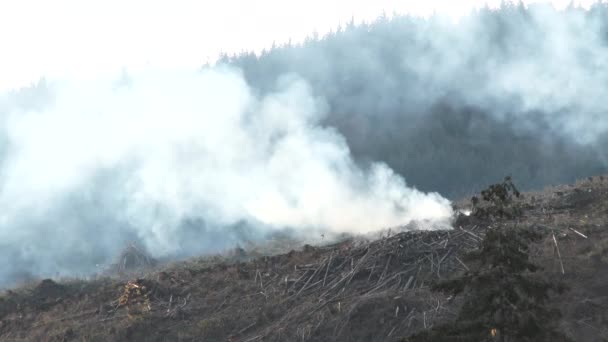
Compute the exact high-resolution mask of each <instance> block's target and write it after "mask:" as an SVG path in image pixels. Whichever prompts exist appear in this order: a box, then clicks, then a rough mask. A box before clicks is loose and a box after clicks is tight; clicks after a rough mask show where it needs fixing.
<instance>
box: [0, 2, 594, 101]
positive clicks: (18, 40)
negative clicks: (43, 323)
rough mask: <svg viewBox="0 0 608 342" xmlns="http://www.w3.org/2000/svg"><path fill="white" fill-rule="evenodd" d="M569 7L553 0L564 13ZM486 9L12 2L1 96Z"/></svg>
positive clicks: (3, 40) (6, 17)
mask: <svg viewBox="0 0 608 342" xmlns="http://www.w3.org/2000/svg"><path fill="white" fill-rule="evenodd" d="M593 1H594V0H585V1H575V3H581V4H583V5H585V6H586V5H588V4H589V3H591V2H593ZM531 2H534V1H527V2H526V3H531ZM569 2H570V0H562V1H553V3H554V4H555V5H556V6H558V7H563V6H565V5H567V4H568V3H569ZM486 3H487V4H488V5H489V6H490V7H495V6H497V5H498V4H499V3H500V0H489V1H479V0H459V1H454V0H424V1H414V0H375V1H369V0H307V1H286V0H257V1H251V0H217V1H209V0H199V1H195V0H95V1H92V0H54V1H48V0H2V1H0V44H1V45H0V46H1V50H0V51H1V54H0V91H1V90H6V89H9V88H15V87H20V86H23V85H26V84H28V83H30V82H33V81H35V80H37V79H39V78H40V77H42V76H46V77H48V78H53V79H56V78H90V77H94V78H97V77H101V76H106V75H107V76H109V75H115V74H116V73H117V72H118V71H119V70H121V69H122V68H127V69H128V70H130V71H135V70H141V69H146V68H163V69H167V68H196V67H199V66H200V65H202V64H203V63H205V62H206V61H213V60H214V59H215V58H216V56H217V54H218V53H219V52H238V51H241V50H251V49H253V50H258V51H259V50H261V49H262V48H264V47H268V46H270V45H272V42H273V41H276V42H278V43H280V42H285V41H287V40H288V39H289V38H292V39H293V40H294V41H299V40H301V39H302V38H303V37H305V36H306V35H307V34H310V33H311V32H314V31H317V32H319V33H320V34H323V33H325V32H327V31H328V30H329V29H331V28H335V27H336V26H337V25H338V24H340V23H344V22H346V21H348V20H349V19H350V18H351V17H353V16H354V18H355V20H356V21H363V20H365V21H367V20H371V19H373V18H375V17H377V16H378V15H379V14H380V13H382V12H383V11H385V12H387V13H388V14H390V13H393V12H397V13H406V12H410V13H416V14H420V15H426V14H429V13H432V12H433V11H437V12H439V13H443V14H446V15H449V16H452V17H458V16H460V15H462V14H463V13H465V12H467V11H468V10H470V9H471V8H472V7H479V6H483V5H484V4H486ZM111 77H114V76H111Z"/></svg>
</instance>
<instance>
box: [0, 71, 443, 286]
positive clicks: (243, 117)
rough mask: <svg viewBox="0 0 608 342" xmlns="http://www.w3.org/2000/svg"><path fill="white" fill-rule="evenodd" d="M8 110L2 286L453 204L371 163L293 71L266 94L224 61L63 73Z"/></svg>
mask: <svg viewBox="0 0 608 342" xmlns="http://www.w3.org/2000/svg"><path fill="white" fill-rule="evenodd" d="M17 95H19V96H17ZM20 99H21V100H24V101H21V100H20ZM3 107H4V110H3V111H1V112H2V116H1V120H2V127H1V135H2V138H3V139H2V140H3V141H4V143H3V145H2V150H3V160H2V169H1V177H0V208H2V210H1V212H0V259H1V260H3V265H2V267H1V268H0V283H7V282H10V281H11V280H12V279H13V278H15V277H19V276H22V275H23V274H32V275H35V276H56V275H59V276H61V275H86V274H90V273H92V272H93V271H95V267H94V265H96V264H104V263H108V262H110V261H112V258H113V257H115V256H116V255H117V254H118V253H119V251H120V249H122V248H123V247H124V245H125V244H126V243H127V242H129V241H138V242H139V243H141V244H142V245H143V246H144V247H146V249H147V250H148V251H150V252H151V253H152V254H153V255H154V256H157V257H158V256H161V257H162V256H186V255H193V254H196V253H204V252H210V251H217V250H220V249H222V248H227V247H232V246H234V244H235V243H237V242H238V241H239V239H242V238H243V237H244V236H245V237H247V238H255V237H256V236H258V237H259V236H261V235H263V233H264V232H269V231H273V230H278V229H283V228H291V229H295V230H296V231H298V232H300V233H302V234H304V235H305V234H307V232H312V231H316V230H318V229H321V230H327V231H331V232H336V233H339V232H356V233H366V232H371V231H374V230H377V229H379V228H386V227H389V226H397V225H403V224H407V223H409V222H411V221H412V220H417V221H425V220H434V221H444V222H445V221H446V220H447V219H448V218H449V217H450V215H451V207H450V205H449V202H448V201H447V200H446V199H444V198H442V197H441V196H440V195H438V194H436V193H431V194H425V193H422V192H420V191H418V190H416V189H414V188H411V187H408V186H407V185H406V183H405V181H404V179H403V178H402V177H401V176H399V175H397V174H395V173H394V172H393V171H392V170H391V169H390V168H389V167H387V166H386V165H385V164H383V163H372V164H370V165H369V166H368V167H366V168H361V167H359V166H357V165H356V164H355V163H354V162H353V160H352V158H351V155H350V151H349V147H348V146H347V144H346V141H345V139H344V138H343V137H342V136H341V135H340V134H339V133H338V132H337V131H336V130H335V129H333V128H330V127H326V126H323V125H321V124H320V123H321V121H322V120H323V119H324V118H325V117H326V115H327V105H326V103H325V101H324V99H323V98H320V97H316V96H314V95H313V94H312V93H311V90H310V87H309V86H308V84H307V83H306V82H305V81H304V80H302V79H301V78H300V77H298V76H297V75H294V74H287V75H283V76H281V77H278V78H277V80H276V82H275V90H274V91H270V92H268V93H267V94H265V95H263V96H258V95H256V94H255V92H254V91H253V90H252V89H251V88H250V87H249V86H248V84H247V83H246V81H245V80H244V78H243V76H242V74H241V73H240V71H239V70H237V69H234V68H229V67H221V66H218V67H216V68H208V69H205V70H204V71H202V72H196V73H194V72H192V73H190V72H170V73H169V72H151V71H150V72H145V73H139V74H133V75H126V74H125V75H123V77H122V79H119V80H118V81H115V80H109V79H108V80H94V81H88V82H77V83H73V82H69V81H55V82H52V81H49V82H42V83H41V84H39V85H38V86H37V87H35V88H33V89H30V92H29V93H28V92H27V91H25V92H22V93H19V94H9V96H6V97H5V99H4V106H3Z"/></svg>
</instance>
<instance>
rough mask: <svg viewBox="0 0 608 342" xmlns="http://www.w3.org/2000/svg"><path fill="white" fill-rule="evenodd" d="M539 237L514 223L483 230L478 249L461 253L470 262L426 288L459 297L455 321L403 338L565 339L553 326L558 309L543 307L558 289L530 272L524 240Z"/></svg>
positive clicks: (533, 267)
mask: <svg viewBox="0 0 608 342" xmlns="http://www.w3.org/2000/svg"><path fill="white" fill-rule="evenodd" d="M541 238H542V234H540V233H538V232H533V231H531V230H527V229H521V228H518V227H513V228H502V229H492V230H489V231H488V232H487V234H486V236H485V238H484V240H483V242H482V245H481V247H480V248H479V249H478V250H476V251H474V252H472V253H469V254H468V255H466V259H467V260H469V261H471V262H473V263H474V264H476V266H475V267H472V268H471V270H470V271H468V272H467V273H465V274H463V275H462V276H460V277H457V278H454V279H451V280H446V281H442V282H439V283H436V284H435V285H433V287H432V288H433V290H437V291H441V292H445V293H449V294H452V295H463V296H464V301H463V306H462V308H461V310H460V312H459V314H458V316H457V318H456V320H455V321H454V322H452V323H448V324H444V325H441V326H438V327H435V328H433V329H431V330H428V331H424V332H421V333H419V334H416V335H414V336H411V337H409V338H406V339H405V341H407V342H421V341H424V342H427V341H429V342H430V341H437V342H441V341H500V342H515V341H517V342H519V341H530V342H531V341H535V342H536V341H553V342H557V341H569V339H568V338H566V337H565V336H564V335H562V334H561V333H560V332H558V331H557V330H556V322H557V320H558V319H559V317H560V313H559V311H557V310H554V309H551V308H549V306H548V305H547V304H548V303H547V302H548V300H549V296H550V295H551V294H552V293H554V292H561V291H563V290H564V287H563V286H562V285H561V284H558V283H553V282H549V281H547V280H544V279H542V278H541V277H539V276H538V275H537V274H535V273H536V272H537V271H538V270H539V267H538V266H537V265H535V264H534V263H532V262H531V261H530V260H529V253H528V249H529V247H528V246H529V244H530V243H532V242H536V241H538V240H540V239H541Z"/></svg>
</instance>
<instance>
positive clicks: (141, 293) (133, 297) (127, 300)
mask: <svg viewBox="0 0 608 342" xmlns="http://www.w3.org/2000/svg"><path fill="white" fill-rule="evenodd" d="M118 307H126V308H127V316H128V317H129V318H131V319H133V318H135V317H137V316H139V315H141V314H145V313H147V312H150V311H151V310H152V304H151V302H150V290H149V289H148V286H146V285H145V284H144V281H143V280H142V279H137V280H134V281H133V280H130V281H128V282H127V283H126V284H125V285H124V287H123V291H122V294H121V295H120V297H119V298H118Z"/></svg>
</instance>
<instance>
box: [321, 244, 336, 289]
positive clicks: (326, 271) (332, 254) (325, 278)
mask: <svg viewBox="0 0 608 342" xmlns="http://www.w3.org/2000/svg"><path fill="white" fill-rule="evenodd" d="M333 256H334V252H333V251H332V252H331V254H330V255H329V262H328V263H327V269H326V270H325V277H323V287H325V281H326V280H327V273H328V272H329V265H331V258H332V257H333Z"/></svg>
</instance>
